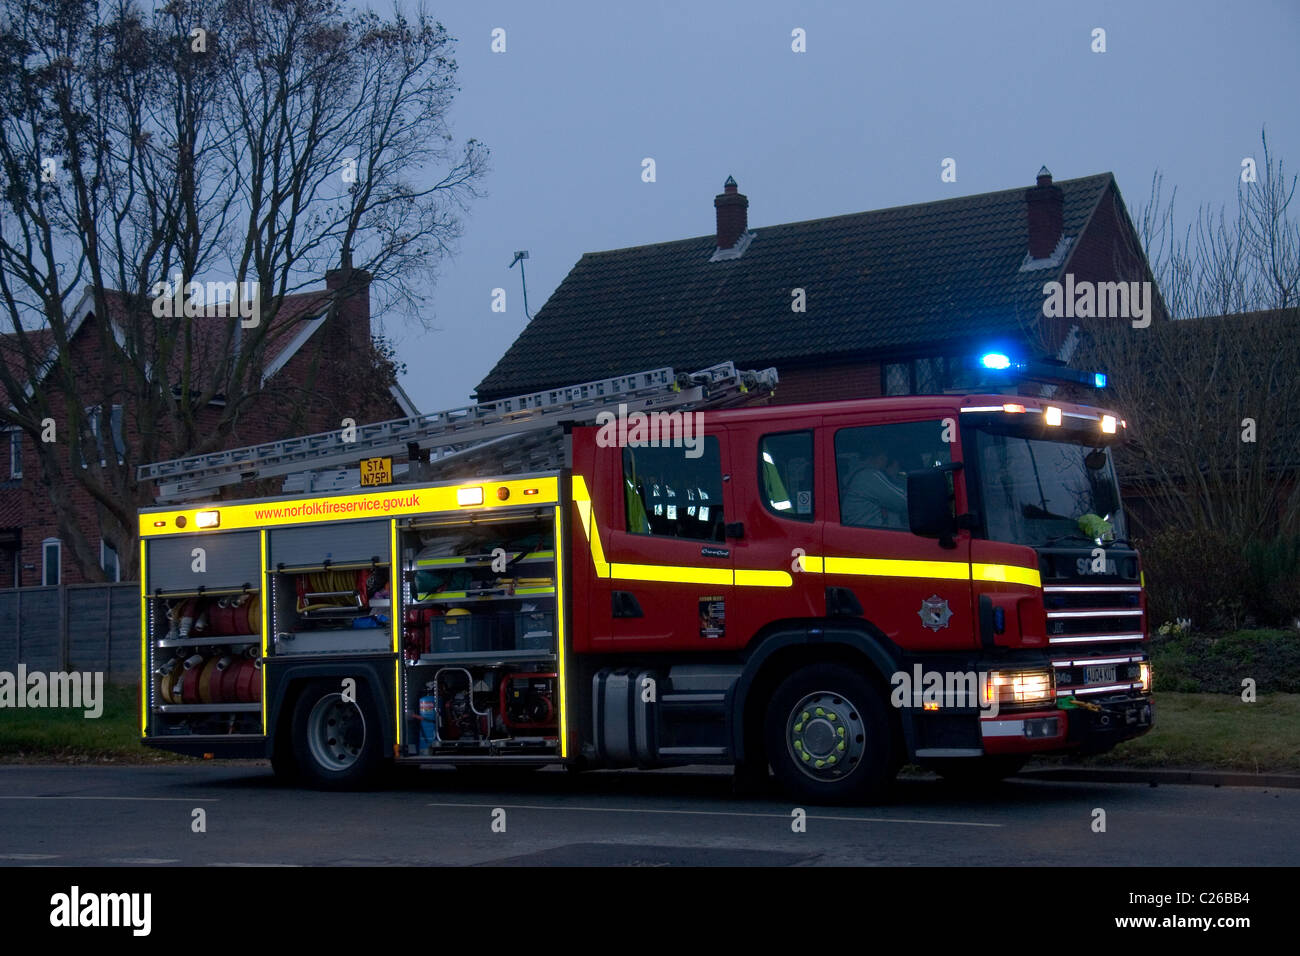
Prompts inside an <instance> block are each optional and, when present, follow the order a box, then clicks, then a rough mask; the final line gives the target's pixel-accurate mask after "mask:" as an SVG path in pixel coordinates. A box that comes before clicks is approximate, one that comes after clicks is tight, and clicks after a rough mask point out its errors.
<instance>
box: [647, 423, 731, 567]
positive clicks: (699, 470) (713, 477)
mask: <svg viewBox="0 0 1300 956" xmlns="http://www.w3.org/2000/svg"><path fill="white" fill-rule="evenodd" d="M623 502H624V517H625V518H626V520H627V530H628V531H630V532H632V533H633V534H650V535H655V536H656V537H666V538H691V539H695V540H699V541H722V540H723V534H724V530H725V526H726V518H725V517H724V516H723V513H722V454H721V451H720V450H719V447H718V439H717V438H715V437H712V436H708V437H706V438H705V439H704V444H703V446H702V454H701V455H700V456H699V457H698V458H689V457H687V455H686V449H682V448H624V449H623Z"/></svg>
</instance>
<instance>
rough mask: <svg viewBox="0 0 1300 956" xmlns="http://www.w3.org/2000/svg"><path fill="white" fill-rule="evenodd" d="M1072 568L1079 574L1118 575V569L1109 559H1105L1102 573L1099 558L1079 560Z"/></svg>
mask: <svg viewBox="0 0 1300 956" xmlns="http://www.w3.org/2000/svg"><path fill="white" fill-rule="evenodd" d="M1074 567H1075V570H1077V571H1078V572H1079V573H1080V574H1119V567H1118V566H1117V565H1116V564H1115V562H1114V560H1113V559H1111V558H1107V559H1106V561H1105V570H1104V571H1103V570H1102V560H1101V558H1079V559H1078V560H1076V561H1075V562H1074Z"/></svg>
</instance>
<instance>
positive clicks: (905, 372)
mask: <svg viewBox="0 0 1300 956" xmlns="http://www.w3.org/2000/svg"><path fill="white" fill-rule="evenodd" d="M960 367H961V363H960V362H959V361H958V360H957V359H955V358H946V357H944V356H942V355H935V356H927V357H926V358H918V359H912V360H911V361H908V362H891V363H889V364H887V365H885V367H884V370H883V372H882V374H883V376H884V382H883V383H882V385H883V389H884V393H885V394H886V395H938V394H940V393H942V392H943V390H944V389H945V388H948V387H950V386H951V385H952V382H953V373H954V372H956V370H957V369H959V368H960Z"/></svg>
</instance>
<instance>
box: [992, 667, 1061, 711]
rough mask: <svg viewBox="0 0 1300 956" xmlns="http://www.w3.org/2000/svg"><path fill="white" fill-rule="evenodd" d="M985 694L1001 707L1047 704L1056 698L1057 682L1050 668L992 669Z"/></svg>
mask: <svg viewBox="0 0 1300 956" xmlns="http://www.w3.org/2000/svg"><path fill="white" fill-rule="evenodd" d="M984 694H985V699H986V701H987V702H989V703H993V702H994V701H996V702H997V705H998V706H999V707H1006V706H1017V705H1020V706H1024V705H1026V704H1047V703H1051V702H1052V701H1054V700H1055V699H1056V683H1055V679H1054V677H1053V674H1052V672H1051V671H1050V670H1037V671H990V672H989V676H988V683H987V685H986V686H985V690H984Z"/></svg>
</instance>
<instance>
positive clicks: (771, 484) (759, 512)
mask: <svg viewBox="0 0 1300 956" xmlns="http://www.w3.org/2000/svg"><path fill="white" fill-rule="evenodd" d="M820 423H821V416H820V415H807V416H800V417H797V418H787V417H783V418H782V419H781V421H780V423H779V425H776V424H773V423H770V422H762V421H748V422H745V423H744V424H743V425H736V424H733V425H730V426H728V428H729V431H730V432H731V440H730V446H731V455H732V465H733V467H734V469H735V471H734V472H733V474H732V478H731V480H730V481H729V482H727V489H728V494H729V495H730V497H729V498H728V509H729V513H730V514H732V515H734V516H735V518H734V520H735V521H736V522H739V523H740V525H741V527H740V528H734V527H733V531H737V532H739V534H738V535H733V536H732V538H731V539H730V544H731V547H732V555H733V558H734V560H735V566H736V607H735V610H734V611H733V612H732V614H731V619H732V621H734V622H735V628H736V632H737V637H738V638H739V642H738V644H737V646H743V645H744V643H746V642H748V641H750V640H752V639H753V638H754V637H755V636H756V635H758V634H759V633H760V632H761V631H762V630H763V629H764V628H765V627H767V626H768V625H770V624H772V623H774V622H777V621H781V620H801V619H808V618H817V617H821V616H822V614H823V613H824V609H823V604H824V600H823V598H822V580H821V575H819V574H816V573H807V569H806V565H805V562H804V561H803V558H804V557H806V556H809V555H812V556H816V555H820V554H821V553H822V525H823V521H824V518H825V514H826V504H825V491H824V489H823V488H821V487H819V483H820V482H821V481H822V479H823V477H824V469H822V468H819V467H818V465H817V462H818V460H819V457H820V456H821V455H822V452H821V451H820V450H819V449H818V447H817V443H818V442H820V441H823V440H824V439H823V438H822V437H821V436H819V434H818V427H817V426H818V425H819V424H820ZM728 520H733V519H730V518H729V519H728Z"/></svg>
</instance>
